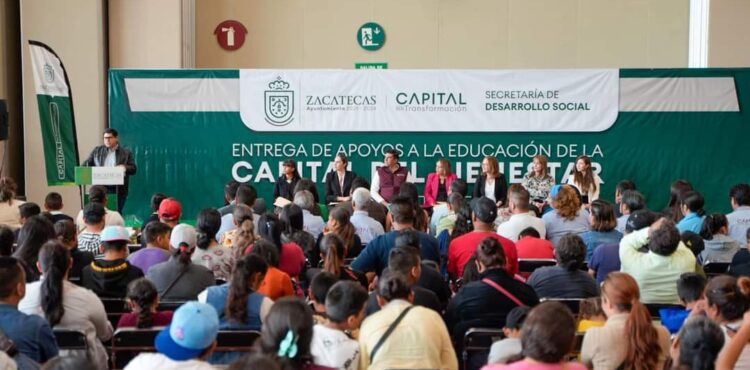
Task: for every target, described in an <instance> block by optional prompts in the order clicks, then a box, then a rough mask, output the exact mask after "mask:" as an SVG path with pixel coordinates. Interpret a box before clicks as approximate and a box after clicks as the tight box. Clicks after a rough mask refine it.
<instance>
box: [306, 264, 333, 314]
mask: <svg viewBox="0 0 750 370" xmlns="http://www.w3.org/2000/svg"><path fill="white" fill-rule="evenodd" d="M336 280H337V279H336V276H334V275H333V274H331V273H330V272H321V273H319V274H317V275H315V277H314V278H313V279H312V281H311V282H310V289H309V290H308V298H309V299H310V303H311V306H312V309H313V322H314V323H315V324H316V325H318V324H326V323H328V315H327V314H326V296H327V295H328V291H329V290H330V289H331V287H332V286H333V285H334V284H336Z"/></svg>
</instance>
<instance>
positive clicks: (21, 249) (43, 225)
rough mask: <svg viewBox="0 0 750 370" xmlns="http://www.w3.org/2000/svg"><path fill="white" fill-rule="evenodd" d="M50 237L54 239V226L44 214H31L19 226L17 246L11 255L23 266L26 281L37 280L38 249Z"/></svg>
mask: <svg viewBox="0 0 750 370" xmlns="http://www.w3.org/2000/svg"><path fill="white" fill-rule="evenodd" d="M52 239H55V227H54V226H52V222H51V221H49V220H48V219H47V218H45V217H44V216H41V215H39V216H33V217H31V218H30V219H29V220H28V221H27V222H26V223H25V224H24V225H23V227H21V232H20V233H19V234H18V248H17V249H16V252H15V253H13V257H16V258H17V259H18V262H20V263H21V266H23V268H24V272H25V273H26V282H27V283H30V282H32V281H37V280H39V269H38V268H37V267H36V263H37V261H38V259H39V250H41V249H42V245H44V243H46V242H47V241H49V240H52Z"/></svg>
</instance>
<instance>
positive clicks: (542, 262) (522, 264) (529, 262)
mask: <svg viewBox="0 0 750 370" xmlns="http://www.w3.org/2000/svg"><path fill="white" fill-rule="evenodd" d="M556 264H557V261H555V260H554V259H546V258H519V259H518V269H519V272H521V273H526V274H529V275H531V273H532V272H534V270H536V269H538V268H540V267H545V266H554V265H556Z"/></svg>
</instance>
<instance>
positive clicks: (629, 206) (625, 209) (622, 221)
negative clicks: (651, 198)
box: [615, 190, 646, 234]
mask: <svg viewBox="0 0 750 370" xmlns="http://www.w3.org/2000/svg"><path fill="white" fill-rule="evenodd" d="M644 208H646V199H645V198H644V197H643V194H641V193H640V192H638V191H636V190H625V191H624V192H623V193H622V196H621V197H620V208H619V212H620V217H619V218H618V219H617V227H616V228H615V229H616V230H617V231H619V232H620V233H622V234H624V233H625V226H626V225H627V224H628V217H630V215H631V214H633V212H635V211H638V210H641V209H644ZM615 210H617V209H615Z"/></svg>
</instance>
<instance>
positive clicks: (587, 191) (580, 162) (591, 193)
mask: <svg viewBox="0 0 750 370" xmlns="http://www.w3.org/2000/svg"><path fill="white" fill-rule="evenodd" d="M566 183H567V184H568V185H571V186H575V187H576V189H578V192H579V193H580V194H581V203H583V205H584V206H586V207H587V208H588V205H590V204H591V202H593V201H595V200H597V199H599V193H600V192H601V190H602V179H601V178H600V177H599V175H597V174H595V173H594V169H593V168H591V158H589V157H588V156H586V155H581V156H578V158H576V168H575V170H574V171H573V174H572V175H571V176H568V180H567V182H566Z"/></svg>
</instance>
